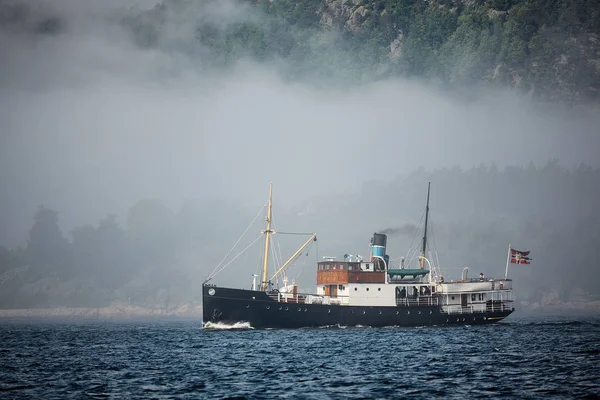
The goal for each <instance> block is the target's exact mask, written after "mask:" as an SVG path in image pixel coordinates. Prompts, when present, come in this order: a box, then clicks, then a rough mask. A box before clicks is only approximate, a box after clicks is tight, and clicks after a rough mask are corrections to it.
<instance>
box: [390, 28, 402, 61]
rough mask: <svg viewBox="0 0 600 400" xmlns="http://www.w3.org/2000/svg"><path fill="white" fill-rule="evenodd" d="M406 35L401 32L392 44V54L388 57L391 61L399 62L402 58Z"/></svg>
mask: <svg viewBox="0 0 600 400" xmlns="http://www.w3.org/2000/svg"><path fill="white" fill-rule="evenodd" d="M403 40H404V33H403V32H402V31H400V32H399V33H398V36H397V37H396V39H394V40H393V41H392V43H390V53H389V55H388V57H389V58H390V59H391V60H397V59H399V58H400V57H401V56H402V45H403V44H404V41H403Z"/></svg>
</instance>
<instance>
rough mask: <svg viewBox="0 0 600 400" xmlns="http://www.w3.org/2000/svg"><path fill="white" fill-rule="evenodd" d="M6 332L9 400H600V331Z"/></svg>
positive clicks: (159, 326) (49, 325)
mask: <svg viewBox="0 0 600 400" xmlns="http://www.w3.org/2000/svg"><path fill="white" fill-rule="evenodd" d="M242 328H243V329H241V330H240V329H233V330H228V329H226V328H225V327H218V328H216V329H212V330H203V329H201V323H200V321H197V322H196V321H188V322H182V321H178V322H175V321H172V322H147V323H140V322H89V321H88V322H69V323H61V322H50V321H44V322H39V321H38V322H35V323H34V322H23V321H10V320H4V321H3V323H2V325H0V338H1V340H0V397H8V398H45V399H46V398H49V399H53V398H64V397H76V398H80V397H82V398H99V399H100V398H120V397H126V398H199V397H200V398H221V399H264V398H282V399H283V398H285V399H292V398H302V399H346V398H348V399H378V398H381V399H389V398H404V397H415V398H432V397H443V398H457V399H459V398H460V399H462V398H548V397H557V398H565V397H566V398H597V397H598V396H600V389H599V382H600V343H599V341H598V337H600V335H599V334H600V320H599V319H598V318H581V319H560V318H555V319H552V320H541V319H537V320H532V319H518V318H513V319H512V321H507V322H504V323H502V324H498V325H492V326H473V327H455V328H452V327H429V328H427V327H424V328H382V329H371V328H343V327H341V328H340V327H334V328H331V329H301V330H253V329H249V327H242Z"/></svg>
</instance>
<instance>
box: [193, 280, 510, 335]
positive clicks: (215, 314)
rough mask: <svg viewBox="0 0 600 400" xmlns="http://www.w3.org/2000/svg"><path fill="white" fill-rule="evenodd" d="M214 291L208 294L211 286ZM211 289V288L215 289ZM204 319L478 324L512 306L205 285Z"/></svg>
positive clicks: (264, 323)
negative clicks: (407, 303)
mask: <svg viewBox="0 0 600 400" xmlns="http://www.w3.org/2000/svg"><path fill="white" fill-rule="evenodd" d="M211 289H212V290H214V293H213V294H212V295H211V294H209V290H211ZM212 290H211V292H212ZM202 301H203V302H202V311H203V322H204V323H205V324H206V323H208V322H211V323H223V324H235V323H241V322H247V323H249V324H250V325H251V326H252V327H253V328H308V327H322V326H336V325H339V326H371V327H382V326H427V325H475V324H489V323H494V322H498V321H500V320H502V319H504V318H506V317H507V316H509V315H510V314H511V313H512V312H513V310H512V309H508V310H504V311H488V312H477V313H463V314H447V313H444V312H442V309H441V307H439V306H418V307H416V306H415V307H369V306H340V305H323V304H299V303H291V302H290V303H283V302H278V301H276V300H274V299H272V298H271V297H269V296H268V295H267V294H266V293H264V292H260V291H253V290H242V289H230V288H222V287H216V286H203V287H202Z"/></svg>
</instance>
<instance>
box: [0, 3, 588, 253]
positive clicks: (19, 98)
mask: <svg viewBox="0 0 600 400" xmlns="http://www.w3.org/2000/svg"><path fill="white" fill-rule="evenodd" d="M3 3H4V5H0V7H6V3H7V2H0V4H3ZM9 3H10V2H9ZM32 3H33V4H36V5H35V6H34V7H33V9H34V10H35V12H34V14H33V16H32V17H31V18H29V19H27V20H26V21H25V23H19V24H10V23H8V24H7V23H3V24H0V51H1V52H2V55H3V56H2V57H0V188H1V189H0V190H1V192H0V199H1V200H0V221H1V223H0V244H3V245H7V246H14V245H17V244H21V243H24V241H25V240H26V237H27V229H28V228H29V227H30V225H31V217H32V215H33V212H34V211H35V209H36V207H37V205H38V204H41V203H43V204H45V205H46V206H48V207H51V208H54V209H57V210H59V211H60V218H61V223H62V226H63V227H64V228H65V230H66V231H68V230H70V229H71V228H73V227H74V226H76V225H79V224H82V223H86V222H93V223H95V222H96V221H98V219H100V218H101V217H103V216H104V215H106V213H108V212H114V213H117V214H118V215H119V217H120V218H123V216H124V214H125V213H126V210H127V208H128V207H130V206H131V205H133V204H134V203H135V202H136V201H138V200H141V199H144V198H159V199H162V200H164V201H165V203H166V204H168V205H169V206H170V207H172V208H173V209H178V208H179V207H181V204H182V203H183V202H184V201H185V200H186V199H191V198H198V197H222V198H227V199H231V200H240V201H243V202H245V203H246V204H248V205H250V206H252V207H253V208H254V206H260V204H261V202H262V201H263V200H264V199H265V197H266V192H267V190H268V183H269V181H273V182H274V184H275V191H276V192H275V193H276V199H277V201H278V202H279V203H278V205H279V206H281V207H291V206H293V205H295V204H297V203H301V202H302V201H303V200H304V199H306V198H308V197H310V196H313V195H316V194H320V193H325V192H345V191H349V190H359V189H360V187H361V185H362V184H363V182H365V181H366V180H370V179H392V178H393V177H394V176H396V175H398V174H403V173H407V172H410V171H412V170H414V169H416V168H417V167H420V166H423V167H425V168H428V169H433V168H438V167H451V166H454V165H460V166H463V167H469V166H473V165H478V164H480V163H486V164H490V163H492V162H494V163H496V165H498V166H499V167H502V166H505V165H510V164H513V165H514V164H525V165H526V164H528V163H530V162H534V163H536V164H544V163H545V162H546V161H547V160H548V159H550V158H558V159H559V160H560V161H561V162H562V163H563V164H564V165H566V166H573V165H577V164H579V163H582V162H583V163H586V164H589V165H592V166H598V158H597V153H598V149H600V137H599V135H598V130H599V128H598V127H599V126H600V117H599V116H598V115H599V113H598V112H597V109H594V110H582V111H578V112H571V113H570V114H567V113H566V112H562V111H559V109H557V108H552V107H550V106H540V105H533V104H532V103H531V101H530V100H529V99H528V98H527V97H526V96H522V95H516V94H514V93H509V92H506V91H502V90H500V89H493V90H492V89H490V90H489V91H488V92H485V93H479V94H478V95H477V96H476V99H474V100H472V101H470V102H467V101H465V100H460V99H458V98H456V97H451V96H449V95H448V94H444V93H442V92H440V91H437V90H436V89H434V88H433V87H431V86H429V85H425V84H423V83H419V82H414V81H413V82H408V81H406V80H403V79H393V80H388V81H379V82H377V83H368V84H366V83H363V84H360V85H359V84H355V85H352V84H350V83H349V84H348V86H347V87H345V88H336V89H332V88H331V87H328V88H327V89H323V88H321V89H319V88H317V87H316V86H315V85H309V84H306V83H303V82H295V83H289V82H284V80H283V79H281V77H280V76H279V75H278V73H277V68H276V67H275V65H268V64H256V63H250V62H240V63H239V65H237V67H236V68H235V69H234V70H233V71H228V72H223V73H216V74H215V73H214V72H213V73H207V72H206V71H203V70H202V69H201V68H200V67H199V66H198V65H199V60H198V57H201V55H196V54H191V53H190V52H186V51H179V50H178V49H179V47H177V46H175V47H174V50H173V51H166V50H164V51H163V50H162V48H161V50H142V49H140V48H138V47H136V46H135V44H134V43H133V41H132V39H131V37H130V36H129V35H127V34H126V33H125V32H124V31H123V30H122V29H121V28H120V27H119V26H118V25H117V24H116V22H114V21H115V20H116V18H115V16H119V15H124V13H125V12H129V11H127V9H125V8H124V7H125V6H123V4H126V5H129V4H134V3H137V4H138V6H139V7H151V6H153V5H154V3H155V2H150V1H143V2H142V1H135V2H134V1H130V2H119V1H111V2H107V1H103V2H97V1H96V2H94V1H84V0H80V1H75V0H72V1H64V0H63V1H52V2H45V3H40V2H32ZM100 3H101V4H100ZM222 4H227V6H223V7H222V8H221V9H220V11H219V13H217V14H218V18H223V19H224V20H225V21H226V20H227V18H239V12H237V11H236V8H235V7H231V4H232V3H222ZM228 7H229V8H228ZM47 9H51V10H52V11H50V12H49V11H46V10H47ZM48 14H56V15H59V16H60V17H61V20H62V21H63V23H62V25H61V26H63V29H62V30H61V32H60V33H58V34H56V35H53V36H48V35H36V34H33V33H32V31H33V26H34V25H35V21H37V20H38V19H39V18H40V17H39V15H48ZM201 18H202V16H199V15H193V13H190V15H188V19H185V20H183V21H181V20H180V21H177V22H176V23H175V22H173V21H167V24H166V28H165V29H166V31H167V32H168V33H169V34H170V35H171V36H170V40H171V41H172V42H173V43H177V44H182V43H183V44H190V45H193V44H194V38H193V36H188V34H189V32H192V31H193V23H194V22H195V21H196V20H199V19H201ZM169 24H171V25H169ZM183 47H185V46H183ZM198 54H201V53H198Z"/></svg>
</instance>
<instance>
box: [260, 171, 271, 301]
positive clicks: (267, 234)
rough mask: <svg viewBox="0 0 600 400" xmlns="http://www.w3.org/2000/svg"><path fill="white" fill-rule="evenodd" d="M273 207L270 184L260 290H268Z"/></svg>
mask: <svg viewBox="0 0 600 400" xmlns="http://www.w3.org/2000/svg"><path fill="white" fill-rule="evenodd" d="M272 207H273V182H270V183H269V204H268V208H267V216H266V217H265V221H267V229H265V230H264V231H263V232H262V233H264V234H265V260H264V263H263V276H262V281H261V283H260V290H262V291H265V290H267V268H268V266H269V242H270V239H271V233H273V232H272V231H271V208H272Z"/></svg>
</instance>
